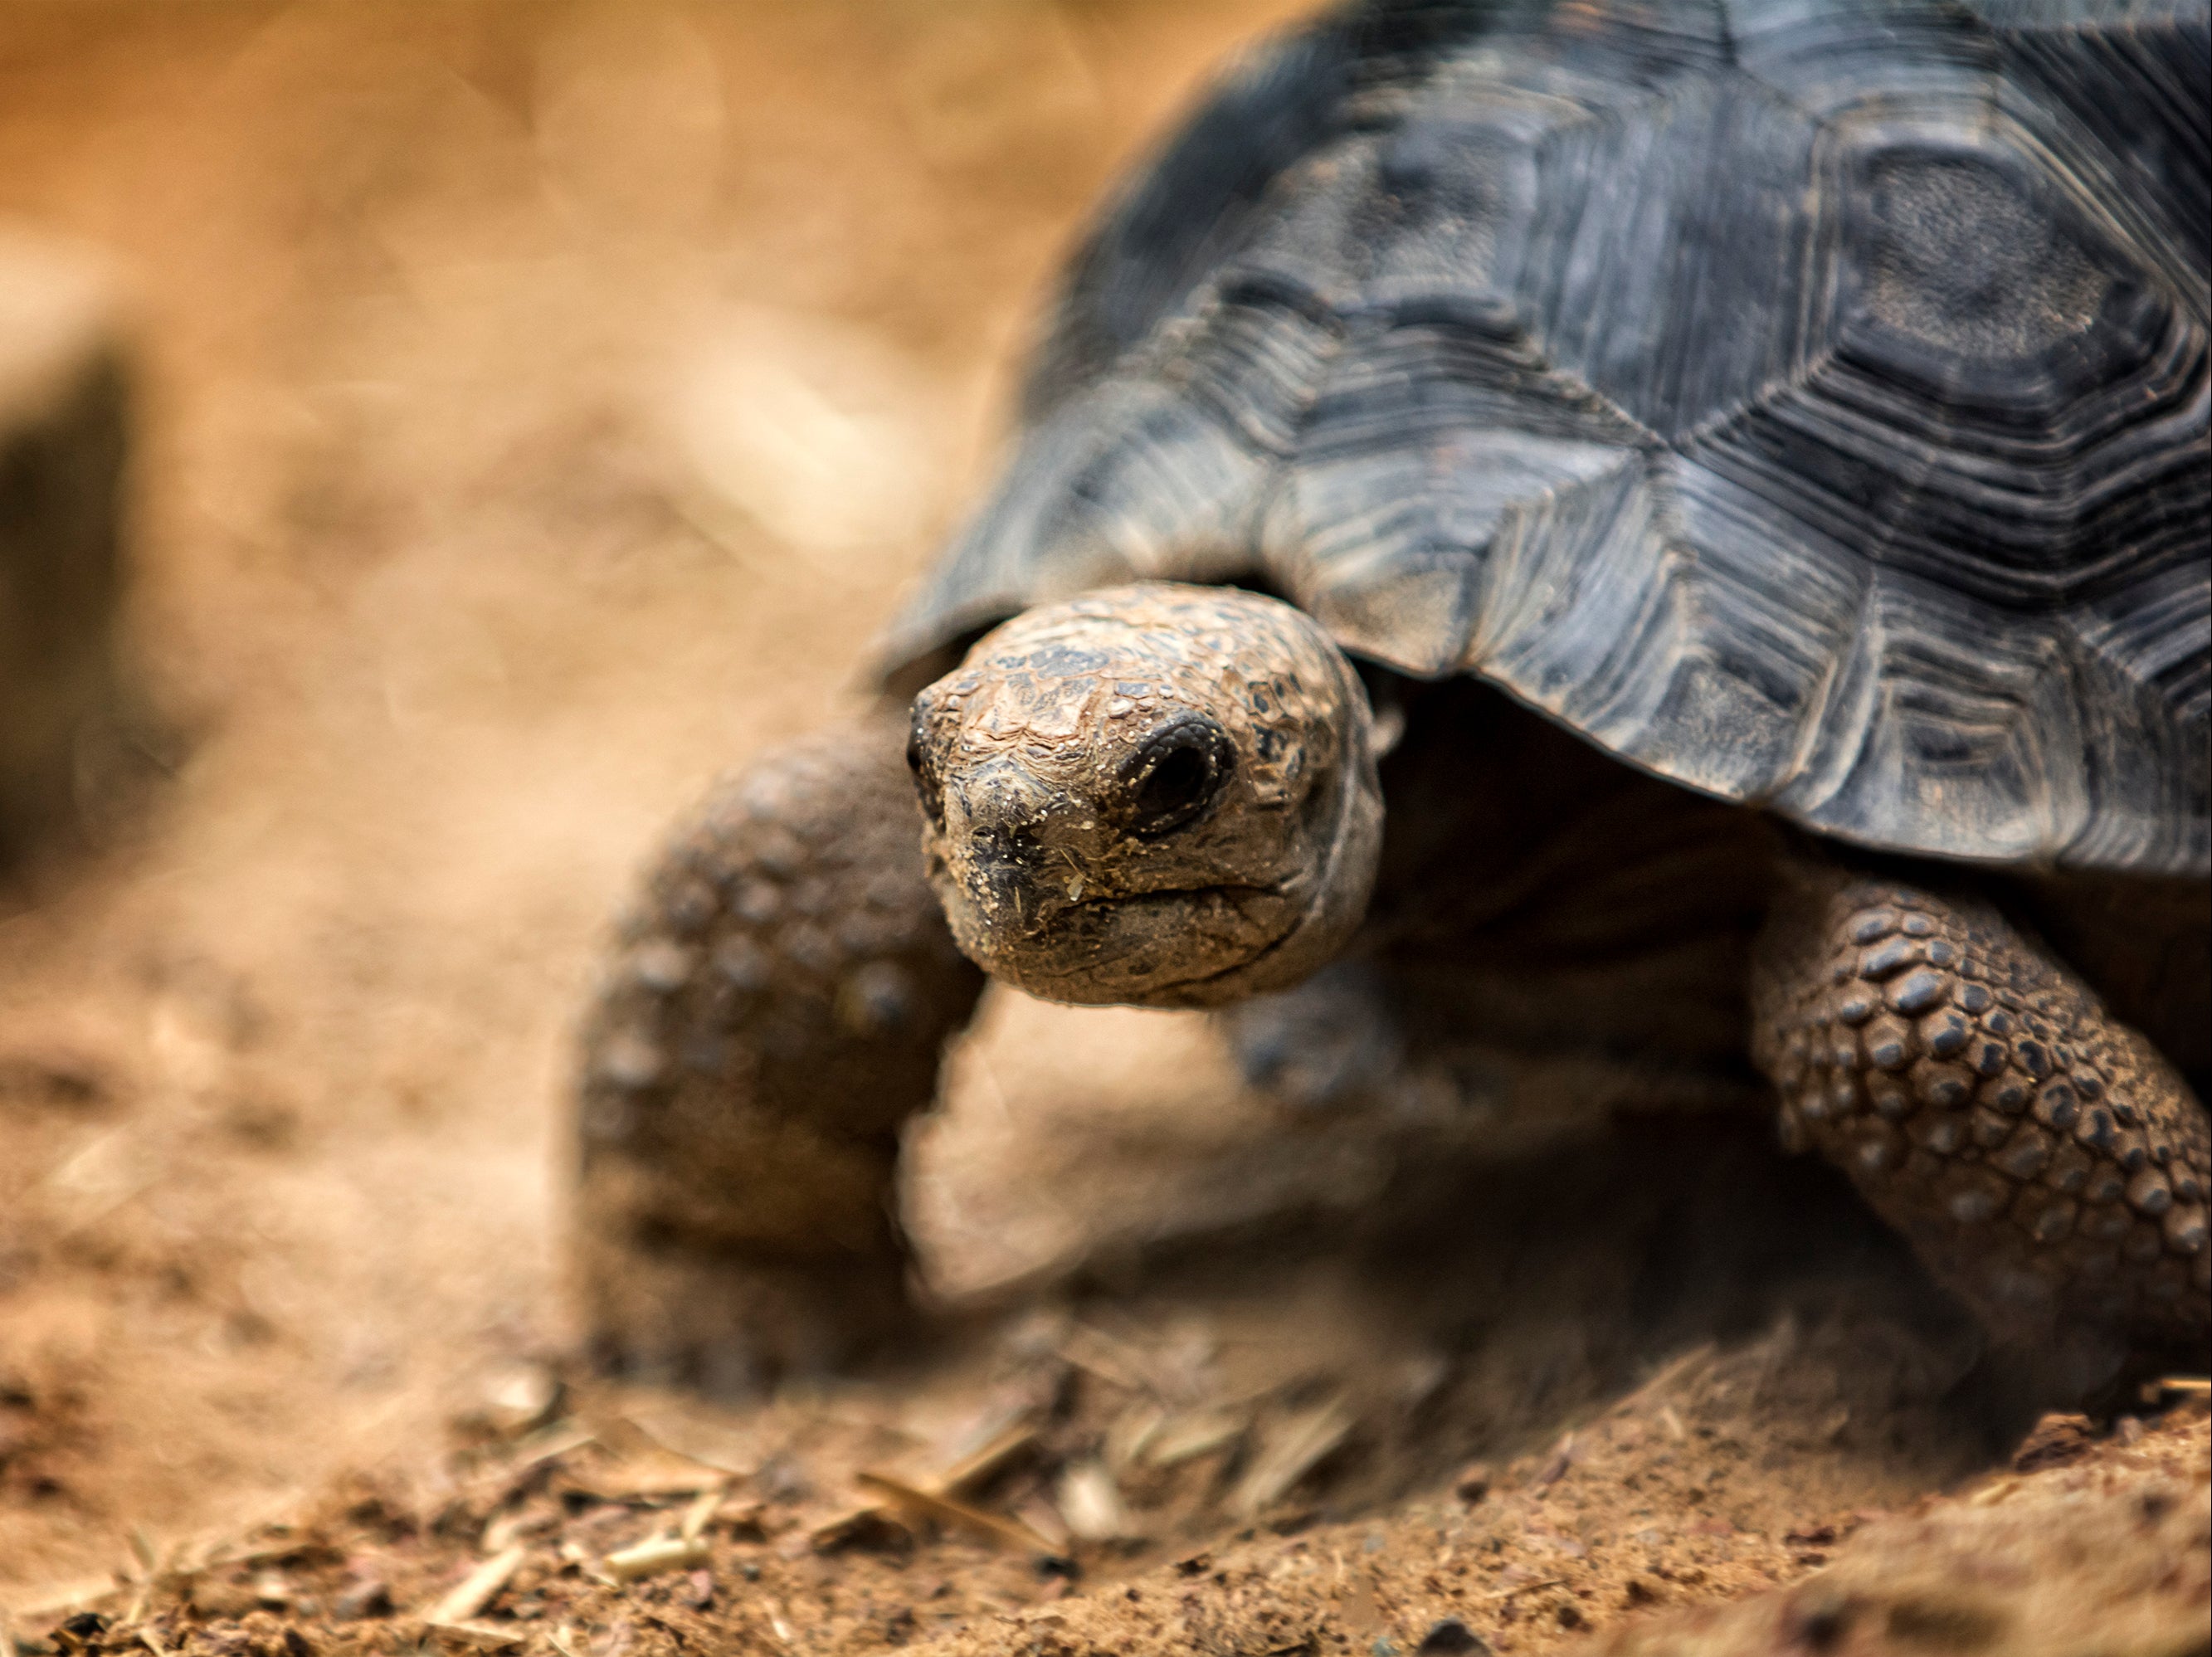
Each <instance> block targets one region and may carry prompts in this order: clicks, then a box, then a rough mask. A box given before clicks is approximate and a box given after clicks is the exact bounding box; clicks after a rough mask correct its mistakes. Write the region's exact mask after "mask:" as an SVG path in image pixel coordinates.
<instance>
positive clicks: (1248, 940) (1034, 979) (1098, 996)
mask: <svg viewBox="0 0 2212 1657" xmlns="http://www.w3.org/2000/svg"><path fill="white" fill-rule="evenodd" d="M946 872H947V873H948V874H950V873H951V871H946ZM941 890H942V892H943V895H944V896H945V899H946V900H947V901H946V903H945V909H946V914H947V918H948V919H949V920H951V922H952V928H953V934H954V937H955V938H956V939H957V941H958V942H959V944H960V945H961V947H962V948H963V950H966V951H967V953H968V954H969V956H971V958H973V959H975V961H976V962H979V963H980V964H981V965H982V966H983V967H984V968H985V969H986V970H987V971H988V972H990V973H991V974H993V975H994V976H995V977H999V978H1002V979H1004V980H1006V981H1007V982H1009V983H1012V984H1013V985H1014V986H1017V987H1018V988H1020V989H1023V990H1025V991H1027V992H1030V993H1031V994H1033V995H1037V996H1042V997H1043V998H1046V999H1048V1000H1054V1001H1067V1002H1074V1003H1079V1004H1100V1003H1106V1004H1127V1003H1138V1004H1145V1003H1151V1004H1159V1003H1162V1002H1176V1001H1181V1000H1184V999H1186V998H1188V996H1189V995H1190V993H1191V992H1193V991H1194V990H1198V989H1199V988H1200V986H1204V985H1206V984H1207V983H1209V982H1210V981H1212V980H1217V979H1219V978H1222V977H1224V976H1225V975H1227V974H1236V973H1238V972H1241V971H1245V970H1249V968H1250V967H1251V966H1252V965H1253V964H1254V963H1255V962H1258V961H1261V960H1263V959H1265V958H1266V957H1267V956H1269V955H1270V954H1272V953H1273V951H1274V950H1278V949H1279V948H1280V947H1281V946H1282V944H1284V942H1285V940H1286V939H1288V938H1291V937H1293V936H1295V935H1296V934H1297V932H1298V930H1299V928H1300V926H1302V924H1303V923H1304V919H1305V909H1306V905H1305V904H1304V903H1303V902H1302V901H1298V899H1297V895H1296V894H1295V893H1294V892H1293V891H1291V889H1290V887H1289V884H1288V883H1282V884H1260V883H1247V882H1234V881H1225V882H1206V883H1197V884H1190V885H1182V886H1172V887H1160V888H1157V889H1152V890H1150V891H1141V892H1102V893H1097V894H1087V895H1085V896H1083V897H1081V898H1079V899H1070V898H1068V897H1067V896H1066V895H1064V893H1063V892H1061V891H1059V890H1055V889H1054V887H1053V886H1052V885H1051V884H1050V883H1043V885H1042V889H1041V890H1037V891H1036V907H1035V908H1034V909H1030V908H1028V907H1027V906H1026V905H1024V906H1023V907H1024V917H1023V923H1022V924H1021V925H1020V926H1018V927H1016V926H1007V925H1006V924H1005V917H1006V909H1005V908H1003V907H1002V908H1000V911H999V914H1000V920H999V922H998V924H996V925H993V924H990V922H989V921H988V920H987V918H986V912H985V910H984V909H983V907H981V906H980V905H978V904H977V903H976V902H975V901H974V897H973V895H971V894H970V893H969V892H967V891H965V890H964V889H962V887H961V883H960V882H959V881H958V880H957V878H952V879H947V880H945V882H944V884H943V887H942V889H941Z"/></svg>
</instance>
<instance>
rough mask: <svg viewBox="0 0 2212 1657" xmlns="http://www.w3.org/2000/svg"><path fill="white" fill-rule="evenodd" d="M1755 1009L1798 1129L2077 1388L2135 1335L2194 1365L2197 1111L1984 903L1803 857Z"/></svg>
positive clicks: (2202, 1138)
mask: <svg viewBox="0 0 2212 1657" xmlns="http://www.w3.org/2000/svg"><path fill="white" fill-rule="evenodd" d="M1753 1056H1754V1058H1755V1059H1757V1060H1758V1062H1759V1066H1760V1067H1761V1068H1762V1069H1763V1070H1765V1071H1766V1073H1767V1074H1768V1075H1769V1076H1771V1077H1772V1078H1773V1080H1774V1083H1775V1085H1776V1086H1777V1087H1778V1089H1780V1092H1781V1095H1782V1101H1783V1103H1782V1125H1783V1132H1784V1138H1785V1140H1787V1141H1789V1142H1790V1143H1793V1144H1807V1145H1812V1146H1816V1147H1818V1148H1819V1149H1820V1150H1821V1151H1822V1152H1824V1153H1825V1154H1826V1156H1829V1157H1830V1158H1832V1160H1833V1161H1835V1162H1837V1163H1838V1164H1839V1165H1840V1166H1841V1167H1843V1168H1845V1169H1846V1170H1848V1171H1849V1173H1850V1175H1851V1177H1852V1179H1853V1180H1854V1181H1856V1182H1857V1185H1858V1187H1859V1188H1860V1190H1861V1191H1862V1192H1863V1193H1865V1195H1866V1197H1867V1199H1868V1200H1869V1201H1870V1202H1871V1203H1873V1204H1874V1205H1875V1208H1876V1209H1877V1210H1878V1211H1880V1212H1881V1214H1882V1215H1883V1216H1884V1217H1886V1218H1887V1219H1888V1220H1889V1221H1890V1222H1891V1223H1893V1224H1895V1225H1896V1226H1897V1227H1899V1229H1901V1230H1902V1231H1904V1232H1905V1235H1907V1236H1908V1237H1909V1238H1911V1241H1913V1243H1914V1244H1915V1246H1916V1247H1917V1248H1918V1250H1919V1252H1920V1253H1921V1255H1922V1256H1923V1259H1925V1260H1926V1261H1927V1263H1928V1264H1929V1266H1930V1268H1931V1269H1932V1270H1933V1271H1934V1272H1936V1275H1937V1276H1938V1277H1939V1278H1942V1280H1943V1281H1944V1282H1945V1283H1946V1284H1948V1285H1949V1286H1950V1287H1951V1288H1952V1289H1953V1290H1954V1291H1955V1292H1957V1293H1958V1294H1959V1295H1960V1296H1961V1298H1963V1299H1965V1300H1966V1302H1968V1303H1969V1304H1970V1305H1971V1306H1972V1307H1973V1308H1974V1309H1975V1311H1976V1312H1977V1313H1978V1314H1979V1315H1980V1317H1981V1318H1982V1320H1983V1321H1984V1323H1985V1324H1986V1325H1987V1326H1989V1327H1990V1330H1991V1331H1992V1332H1993V1333H1995V1334H1996V1335H1997V1336H1998V1337H1999V1338H2001V1339H2004V1340H2007V1341H2008V1342H2009V1343H2011V1344H2016V1345H2018V1346H2020V1347H2021V1348H2022V1349H2024V1350H2043V1351H2045V1352H2047V1353H2048V1352H2052V1351H2054V1350H2056V1351H2057V1361H2058V1363H2059V1364H2060V1368H2061V1369H2062V1370H2069V1369H2070V1371H2071V1374H2070V1375H2066V1376H2064V1377H2063V1378H2065V1379H2069V1380H2071V1381H2074V1382H2075V1384H2080V1383H2082V1382H2085V1381H2093V1380H2094V1379H2097V1378H2099V1377H2097V1376H2096V1374H2095V1372H2096V1370H2097V1369H2100V1368H2103V1369H2110V1368H2111V1367H2112V1366H2113V1365H2114V1364H2116V1363H2117V1362H2118V1354H2119V1352H2120V1350H2122V1349H2123V1348H2124V1346H2127V1345H2130V1344H2132V1345H2137V1346H2143V1347H2150V1348H2165V1349H2171V1350H2172V1351H2173V1352H2174V1354H2175V1355H2176V1356H2179V1357H2184V1358H2185V1359H2193V1361H2194V1362H2195V1363H2199V1364H2201V1363H2203V1361H2204V1357H2203V1354H2204V1350H2205V1347H2206V1344H2207V1330H2208V1322H2212V1304H2209V1303H2208V1301H2207V1298H2206V1291H2207V1290H2208V1288H2212V1247H2208V1245H2207V1241H2206V1197H2207V1193H2208V1188H2212V1134H2208V1129H2207V1122H2206V1117H2205V1112H2204V1107H2203V1104H2201V1103H2200V1102H2198V1101H2197V1097H2196V1096H2195V1095H2194V1094H2192V1093H2191V1091H2190V1089H2189V1086H2188V1084H2187V1083H2185V1082H2184V1081H2183V1080H2182V1078H2181V1077H2180V1076H2179V1073H2177V1072H2176V1071H2175V1070H2174V1069H2173V1067H2172V1065H2170V1064H2168V1063H2167V1062H2166V1059H2164V1058H2163V1057H2162V1056H2161V1055H2160V1053H2159V1052H2158V1051H2157V1049H2155V1048H2154V1047H2152V1046H2151V1044H2150V1043H2149V1042H2148V1041H2146V1040H2145V1039H2144V1038H2143V1037H2142V1035H2139V1034H2137V1033H2136V1031H2135V1030H2133V1029H2129V1028H2128V1027H2127V1026H2126V1025H2124V1024H2122V1023H2119V1022H2118V1021H2117V1020H2116V1019H2114V1018H2113V1017H2112V1016H2111V1015H2110V1014H2109V1013H2107V1012H2106V1010H2105V1008H2104V1006H2103V1005H2101V1004H2100V1002H2099V1000H2098V998H2097V997H2096V996H2095V995H2094V994H2093V992H2091V991H2090V990H2089V989H2088V988H2087V986H2085V985H2084V984H2083V983H2082V982H2081V980H2080V979H2079V978H2077V977H2076V976H2075V974H2073V973H2071V972H2070V971H2069V970H2068V969H2067V968H2065V967H2063V966H2062V965H2061V964H2059V962H2057V961H2056V960H2054V959H2053V958H2052V957H2051V956H2049V955H2048V954H2046V953H2045V951H2044V950H2042V949H2040V948H2039V946H2038V945H2037V944H2035V943H2034V942H2033V940H2032V939H2030V938H2027V937H2025V936H2023V935H2022V934H2021V932H2018V931H2016V930H2015V928H2014V927H2013V926H2011V925H2010V924H2009V923H2008V922H2007V921H2006V920H2005V919H2004V918H2003V917H2002V915H2001V914H1999V913H1997V911H1996V909H1995V908H1994V907H1991V906H1990V905H1989V904H1988V903H1986V902H1984V901H1981V900H1979V899H1978V898H1975V897H1972V896H1971V895H1962V894H1949V893H1943V892H1938V891H1934V890H1929V889H1924V888H1921V887H1918V886H1916V885H1912V884H1909V883H1905V882H1901V881H1897V880H1893V879H1887V878H1883V877H1875V876H1870V875H1865V874H1858V873H1853V872H1850V871H1847V870H1844V869H1840V868H1837V867H1834V866H1832V865H1826V864H1822V863H1815V862H1812V861H1809V860H1807V861H1793V862H1792V863H1791V864H1790V865H1788V866H1787V867H1786V869H1785V871H1784V875H1783V877H1782V882H1781V889H1780V891H1779V892H1778V896H1777V901H1776V902H1775V905H1774V907H1773V910H1772V913H1771V919H1770V920H1769V922H1768V926H1767V930H1766V933H1765V938H1764V939H1763V940H1762V943H1761V946H1760V950H1759V960H1758V962H1757V968H1756V970H1755V973H1754V976H1753ZM2054 1342H2056V1343H2057V1348H2054Z"/></svg>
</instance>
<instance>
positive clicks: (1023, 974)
mask: <svg viewBox="0 0 2212 1657" xmlns="http://www.w3.org/2000/svg"><path fill="white" fill-rule="evenodd" d="M907 753H908V762H909V763H910V764H911V765H912V766H913V768H914V774H915V785H916V786H917V788H918V789H919V790H920V792H921V806H922V815H923V816H924V818H925V819H926V827H925V829H924V831H923V844H924V849H925V851H926V853H927V860H928V866H929V873H930V880H931V883H932V884H933V886H934V887H935V888H936V890H937V895H938V897H939V901H941V902H942V903H943V904H944V906H945V915H946V918H947V919H948V920H950V921H951V925H952V933H953V936H954V938H956V939H957V940H958V942H959V944H960V947H961V949H962V950H964V951H966V953H967V954H968V955H969V956H970V957H971V958H973V959H974V960H975V962H977V964H979V965H980V966H981V967H983V968H985V969H986V970H987V971H988V972H989V973H991V974H992V975H993V976H994V977H997V978H1000V979H1003V980H1006V982H1007V983H1010V984H1012V985H1014V986H1017V987H1018V988H1020V989H1023V990H1026V991H1028V992H1030V993H1031V994H1033V995H1038V996H1042V997H1045V998H1048V999H1050V1000H1054V1001H1075V1002H1125V1003H1134V1004H1137V1005H1148V1006H1209V1005H1216V1004H1218V1003H1220V1002H1225V1001H1232V1000H1236V999H1238V998H1242V997H1244V996H1247V995H1251V994H1255V993H1256V992H1261V991H1263V990H1272V989H1279V988H1282V987H1284V986H1287V985H1290V984H1293V983H1296V982H1297V980H1300V979H1302V978H1304V976H1305V975H1306V974H1309V973H1310V972H1312V971H1313V970H1314V969H1315V968H1317V967H1319V966H1320V965H1321V964H1322V962H1325V961H1327V960H1328V959H1329V957H1331V956H1334V954H1335V953H1336V952H1337V951H1338V950H1340V948H1342V947H1343V945H1344V944H1345V942H1346V939H1347V938H1349V937H1350V935H1351V933H1352V930H1353V929H1354V928H1355V927H1356V926H1358V924H1359V921H1360V919H1361V917H1362V916H1363V915H1364V913H1365V911H1366V907H1367V895H1368V890H1369V888H1370V886H1371V885H1372V883H1373V881H1374V877H1375V865H1376V856H1377V853H1378V852H1379V850H1380V847H1381V843H1382V838H1383V804H1382V792H1381V790H1380V788H1379V786H1377V784H1376V775H1375V754H1374V744H1373V741H1372V735H1371V731H1370V716H1369V712H1368V706H1367V697H1366V694H1365V692H1364V690H1363V689H1362V688H1361V685H1360V683H1359V677H1358V674H1357V673H1355V672H1354V671H1353V670H1352V665H1351V663H1349V662H1348V661H1346V659H1345V658H1344V656H1343V654H1342V653H1341V652H1340V651H1339V650H1338V649H1337V648H1336V646H1334V644H1332V643H1331V642H1330V641H1329V640H1328V636H1327V635H1326V634H1323V633H1322V630H1321V629H1320V628H1318V627H1316V625H1315V624H1314V622H1312V621H1311V620H1310V618H1309V617H1308V616H1305V615H1304V612H1302V611H1300V610H1294V609H1292V608H1291V606H1290V605H1288V604H1279V603H1278V602H1277V601H1275V600H1274V599H1273V598H1261V597H1260V596H1258V595H1257V594H1255V593H1249V592H1238V591H1237V590H1235V589H1233V588H1226V587H1202V586H1175V585H1170V584H1167V583H1158V582H1148V583H1144V584H1141V585H1139V586H1125V587H1115V588H1110V589H1108V590H1106V591H1103V592H1093V593H1089V594H1086V595H1085V596H1084V597H1082V598H1076V599H1073V600H1070V601H1069V602H1067V603H1065V604H1052V605H1048V606H1046V607H1044V608H1042V609H1038V610H1030V611H1029V612H1027V613H1026V614H1024V615H1023V616H1018V617H1017V618H1016V619H1014V620H1013V621H1011V622H1007V623H1006V625H1005V626H1003V627H1001V628H998V629H997V630H996V631H995V632H994V633H991V634H988V635H987V636H986V637H985V638H984V639H982V640H981V641H980V642H979V643H978V644H977V645H976V646H975V648H974V649H973V650H972V651H970V652H969V655H968V659H966V660H965V661H964V662H963V663H962V664H961V665H960V666H959V667H958V668H957V670H955V671H953V672H951V673H950V674H947V675H946V676H945V677H944V678H942V679H939V681H938V682H937V683H935V684H933V685H931V686H929V687H928V688H927V689H925V690H924V691H923V692H922V693H921V695H919V696H917V697H916V698H915V703H914V731H913V737H912V739H911V741H910V743H909V744H908V750H907Z"/></svg>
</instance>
